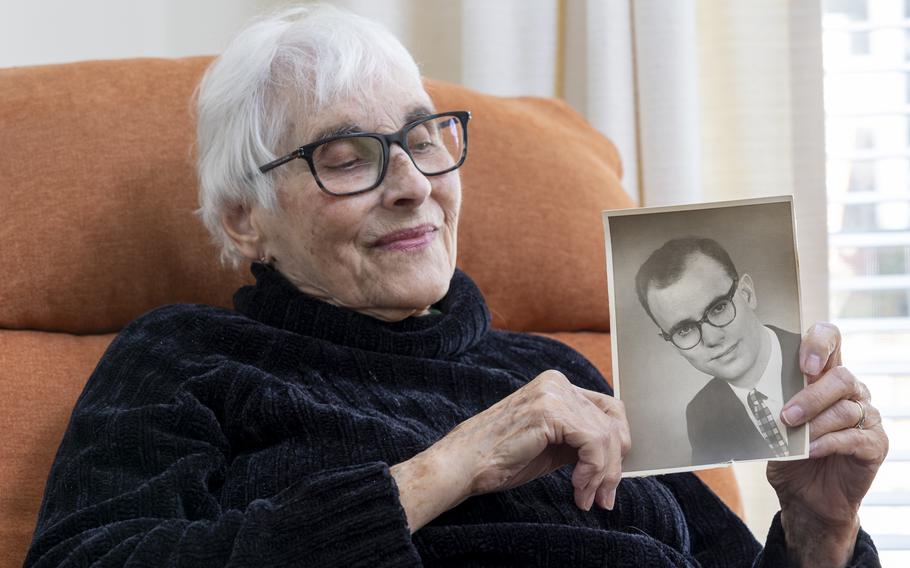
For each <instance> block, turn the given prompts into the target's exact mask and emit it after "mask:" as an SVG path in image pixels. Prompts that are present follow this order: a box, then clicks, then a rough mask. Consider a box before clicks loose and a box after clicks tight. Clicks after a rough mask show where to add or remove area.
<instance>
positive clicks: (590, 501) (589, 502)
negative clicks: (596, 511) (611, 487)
mask: <svg viewBox="0 0 910 568" xmlns="http://www.w3.org/2000/svg"><path fill="white" fill-rule="evenodd" d="M595 495H597V492H596V491H593V492H592V493H591V496H590V497H588V499H587V500H586V501H585V511H590V510H591V506H592V505H594V496H595Z"/></svg>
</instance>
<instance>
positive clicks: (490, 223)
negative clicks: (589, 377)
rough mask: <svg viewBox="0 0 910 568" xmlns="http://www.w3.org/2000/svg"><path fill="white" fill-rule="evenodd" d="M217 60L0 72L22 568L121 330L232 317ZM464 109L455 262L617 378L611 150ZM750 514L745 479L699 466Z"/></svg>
mask: <svg viewBox="0 0 910 568" xmlns="http://www.w3.org/2000/svg"><path fill="white" fill-rule="evenodd" d="M209 61H210V58H204V57H203V58H188V59H176V60H158V59H139V60H124V61H108V62H84V63H75V64H67V65H49V66H41V67H28V68H11V69H2V70H0V148H3V151H2V152H0V180H2V183H3V189H4V191H3V199H2V204H0V221H2V222H0V237H2V238H0V242H2V247H3V248H2V251H3V252H2V256H0V258H2V259H3V261H4V266H5V267H6V272H5V273H4V276H3V278H2V279H0V401H2V403H3V408H4V412H3V413H2V415H0V429H2V433H0V559H3V561H4V562H9V565H19V564H21V562H22V559H23V558H24V555H25V551H26V549H27V548H28V545H29V542H30V540H31V534H32V530H33V528H34V526H35V521H36V514H37V511H38V508H39V505H40V502H41V497H42V493H43V489H44V483H45V480H46V477H47V473H48V470H49V468H50V465H51V463H52V461H53V459H54V452H55V450H56V448H57V446H58V444H59V442H60V439H61V437H62V435H63V431H64V430H65V428H66V425H67V420H68V417H69V415H70V412H71V409H72V407H73V405H74V403H75V401H76V398H77V397H78V396H79V393H80V392H81V390H82V388H83V385H84V384H85V381H86V379H87V378H88V377H89V375H90V374H91V372H92V369H93V368H94V365H95V364H96V363H97V361H98V360H99V358H100V357H101V355H102V353H103V352H104V350H105V348H106V347H107V345H108V343H109V342H110V341H111V339H112V338H113V337H114V335H115V334H116V333H117V331H118V330H119V329H121V328H122V327H123V326H124V325H125V324H126V323H128V322H129V321H130V320H132V319H134V318H135V317H136V316H138V315H140V314H142V313H143V312H145V311H148V310H150V309H152V308H154V307H156V306H159V305H162V304H169V303H175V302H201V303H208V304H215V305H222V306H230V305H231V303H230V299H231V295H232V293H233V291H234V290H236V288H237V287H239V286H240V285H242V284H244V283H247V282H249V281H250V280H251V278H250V277H249V275H248V274H247V272H246V271H245V270H242V271H239V272H235V271H233V270H230V269H226V268H223V267H221V266H220V265H219V263H218V260H217V256H218V255H217V251H216V250H215V248H214V247H213V246H212V245H211V244H210V243H209V239H208V235H207V234H206V233H205V231H204V229H203V228H202V225H201V223H199V222H198V220H197V219H196V218H195V217H194V214H193V210H194V209H195V208H196V180H195V175H194V170H193V158H192V142H193V133H194V128H193V122H192V117H191V110H190V108H191V103H190V96H191V94H192V91H193V88H194V86H195V85H196V83H197V82H198V81H199V78H200V77H201V74H202V72H203V71H204V69H205V67H206V65H207V64H208V63H209ZM427 88H428V90H429V92H430V94H431V96H432V97H433V99H434V101H435V102H436V105H437V107H438V108H439V109H441V110H442V109H446V110H448V109H468V110H471V111H472V113H473V119H472V121H471V126H470V138H469V156H468V160H467V162H466V164H465V166H464V168H463V170H462V176H463V210H462V216H461V226H460V240H461V242H460V243H459V262H458V264H459V266H460V267H461V268H463V269H464V270H465V271H466V272H467V273H468V274H469V275H471V276H472V277H473V278H474V280H475V281H476V282H477V283H478V285H479V286H480V288H481V289H482V290H483V292H484V294H485V296H486V298H487V301H488V303H489V306H490V309H491V311H492V313H493V325H494V326H495V327H499V328H507V329H512V330H518V331H529V332H535V333H543V334H546V335H549V336H551V337H554V338H556V339H559V340H562V341H564V342H565V343H568V344H569V345H572V346H573V347H575V348H576V349H578V350H580V351H581V352H583V353H584V354H585V355H586V356H587V357H588V358H589V359H590V360H591V361H592V362H594V364H595V365H597V366H598V368H599V369H600V370H601V372H602V373H603V374H604V376H605V377H606V378H607V380H610V370H611V367H610V336H609V321H610V320H609V305H608V300H607V286H606V274H605V270H604V250H603V248H604V243H603V235H602V228H601V221H600V211H601V210H603V209H610V208H617V207H628V206H630V205H631V202H630V201H629V199H628V198H627V196H626V194H625V193H624V192H623V190H622V188H621V187H620V181H619V180H620V176H621V166H620V160H619V156H618V154H617V152H616V149H615V147H614V146H613V145H612V144H611V143H610V142H609V141H608V140H607V139H606V138H604V137H603V136H601V135H600V134H598V133H597V132H596V131H595V130H594V129H592V128H591V127H590V126H589V125H588V124H587V123H585V121H584V120H583V119H582V118H581V117H580V116H579V115H578V114H576V113H575V112H574V111H572V110H571V109H570V108H569V107H568V106H567V105H566V104H564V103H562V102H560V101H556V100H546V99H536V98H500V97H493V96H488V95H482V94H479V93H476V92H473V91H469V90H467V89H464V88H461V87H458V86H455V85H451V84H444V83H439V82H435V81H427ZM700 475H701V476H702V477H703V478H706V479H707V480H708V482H709V484H710V485H711V486H712V487H713V488H714V489H715V491H717V492H718V493H719V494H720V495H721V496H722V497H723V498H724V500H725V501H726V502H727V503H728V504H729V505H731V506H732V507H733V508H734V510H736V511H737V512H740V513H741V512H742V506H741V502H740V498H739V493H738V489H737V487H736V483H735V480H734V479H733V477H732V472H731V471H729V470H715V471H708V472H700Z"/></svg>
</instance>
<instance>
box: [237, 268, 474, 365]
mask: <svg viewBox="0 0 910 568" xmlns="http://www.w3.org/2000/svg"><path fill="white" fill-rule="evenodd" d="M250 270H251V272H252V273H253V276H255V277H256V283H255V284H254V285H251V286H244V287H243V288H241V289H239V290H238V291H237V293H235V294H234V307H235V308H236V310H237V311H238V312H240V313H242V314H244V315H245V316H247V317H249V318H251V319H254V320H256V321H259V322H261V323H264V324H266V325H270V326H273V327H277V328H280V329H284V330H287V331H290V332H293V333H298V334H300V335H305V336H307V337H313V338H317V339H323V340H325V341H329V342H331V343H335V344H338V345H344V346H347V347H355V348H358V349H363V350H367V351H375V352H379V353H394V354H397V355H404V356H411V357H426V358H434V359H442V358H449V357H453V356H456V355H458V354H460V353H463V352H464V351H466V350H468V349H469V348H471V347H472V346H473V345H475V344H476V343H477V342H478V341H480V340H481V339H482V338H483V336H484V334H486V332H487V331H489V329H490V312H489V311H488V310H487V306H486V303H485V302H484V299H483V296H482V295H481V293H480V290H479V289H478V288H477V286H476V285H475V284H474V282H473V281H472V280H471V279H470V278H469V277H468V276H467V275H466V274H465V273H463V272H462V271H460V270H458V269H456V270H455V274H454V275H453V276H452V281H451V282H450V284H449V291H448V293H446V295H445V297H444V298H443V299H442V300H441V301H440V302H439V303H438V304H435V305H434V307H435V308H437V309H438V310H439V311H440V312H441V313H440V314H430V315H425V316H420V317H410V318H407V319H405V320H402V321H400V322H394V323H389V322H384V321H381V320H378V319H375V318H372V317H370V316H367V315H364V314H361V313H358V312H355V311H352V310H348V309H345V308H340V307H337V306H333V305H331V304H328V303H326V302H323V301H322V300H317V299H315V298H312V297H310V296H307V295H306V294H304V293H302V292H301V291H300V290H298V289H297V288H296V287H295V286H294V285H293V284H291V283H290V282H289V281H288V280H287V279H286V278H285V277H284V276H282V274H281V273H280V272H278V271H277V270H274V269H272V268H268V267H266V266H263V265H262V264H259V263H253V265H252V267H251V269H250Z"/></svg>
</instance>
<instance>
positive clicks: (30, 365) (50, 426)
mask: <svg viewBox="0 0 910 568" xmlns="http://www.w3.org/2000/svg"><path fill="white" fill-rule="evenodd" d="M113 337H114V336H113V335H96V336H86V337H76V336H73V335H67V334H62V333H43V332H37V331H6V330H0V405H2V407H3V412H2V413H0V432H2V434H0V456H3V459H0V559H2V558H6V559H7V560H6V561H0V564H4V565H5V562H10V564H9V565H10V566H14V565H15V566H18V565H21V564H22V561H23V560H24V559H25V553H26V550H27V549H28V545H29V543H30V542H31V540H32V531H33V530H34V529H35V523H36V522H37V515H38V508H39V507H40V505H41V498H42V496H43V495H44V484H45V482H46V481H47V473H48V471H50V469H51V464H52V463H53V461H54V455H55V454H56V452H57V446H59V445H60V440H61V439H62V438H63V432H64V431H65V430H66V425H67V423H68V422H69V417H70V414H71V413H72V409H73V406H75V404H76V399H77V398H78V397H79V394H80V393H81V392H82V388H83V386H85V381H86V379H88V377H89V375H91V373H92V370H93V369H94V368H95V365H96V364H97V363H98V360H99V359H100V358H101V354H102V353H104V350H105V349H107V346H108V344H109V343H110V342H111V340H112V339H113Z"/></svg>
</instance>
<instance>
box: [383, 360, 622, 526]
mask: <svg viewBox="0 0 910 568" xmlns="http://www.w3.org/2000/svg"><path fill="white" fill-rule="evenodd" d="M630 446H631V441H630V438H629V424H628V421H627V420H626V414H625V409H624V407H623V404H622V402H620V401H619V400H617V399H615V398H613V397H611V396H608V395H605V394H601V393H598V392H594V391H589V390H586V389H583V388H580V387H576V386H575V385H573V384H572V383H570V382H569V380H568V379H567V378H566V377H565V375H563V374H562V373H560V372H558V371H545V372H543V373H541V374H540V375H538V376H537V377H536V378H535V379H534V380H532V381H531V382H529V383H528V384H527V385H525V386H523V387H522V388H520V389H519V390H517V391H515V392H514V393H512V394H511V395H509V396H508V397H506V398H504V399H502V400H501V401H499V402H497V403H496V404H494V405H493V406H491V407H490V408H488V409H487V410H484V411H483V412H481V413H479V414H477V415H475V416H473V417H471V418H469V419H468V420H465V421H464V422H462V423H461V424H459V425H458V426H456V427H455V429H453V430H452V431H451V432H449V434H447V435H446V436H445V437H443V438H442V439H441V440H439V441H438V442H436V443H435V444H433V445H432V446H430V447H429V448H427V449H426V450H425V451H423V452H421V453H420V454H418V455H416V456H414V457H413V458H411V459H410V460H408V461H406V462H402V463H400V464H398V465H396V466H394V467H392V468H391V471H392V476H393V477H394V478H395V481H396V483H397V484H398V488H399V494H400V497H401V504H402V507H403V508H404V510H405V513H406V514H407V517H408V524H409V525H410V528H411V532H414V531H416V530H417V529H419V528H420V527H422V526H423V525H424V524H426V523H427V522H429V521H430V520H432V519H434V518H435V517H437V516H438V515H440V514H441V513H443V512H444V511H446V510H448V509H450V508H452V507H454V506H455V505H457V504H458V503H460V502H461V501H463V500H465V499H466V498H468V497H470V496H472V495H480V494H483V493H491V492H495V491H502V490H505V489H511V488H513V487H517V486H519V485H522V484H524V483H527V482H528V481H531V480H534V479H537V478H538V477H540V476H542V475H546V474H547V473H550V472H551V471H553V470H555V469H558V468H560V467H562V466H564V465H566V464H570V463H575V464H576V466H575V471H574V473H573V474H572V486H573V487H574V493H575V503H576V505H578V507H580V508H582V509H585V510H588V509H590V508H591V505H592V504H593V503H594V502H596V503H597V504H598V505H599V506H601V507H603V508H606V509H612V508H613V502H614V500H615V497H616V486H617V485H618V484H619V481H620V478H621V475H622V458H623V456H625V454H626V453H627V452H628V451H629V448H630Z"/></svg>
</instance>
